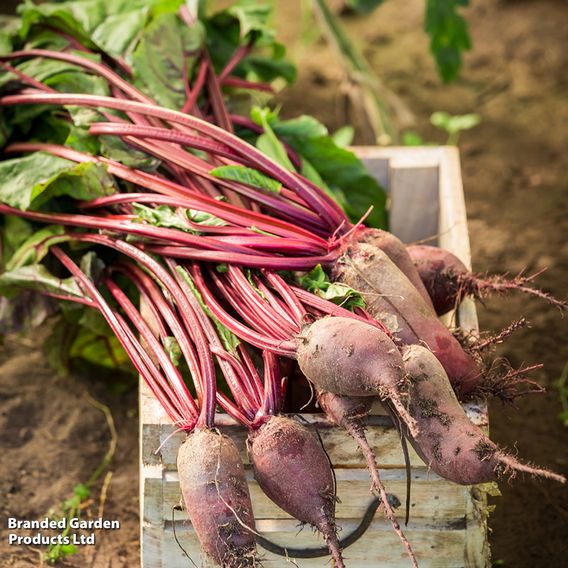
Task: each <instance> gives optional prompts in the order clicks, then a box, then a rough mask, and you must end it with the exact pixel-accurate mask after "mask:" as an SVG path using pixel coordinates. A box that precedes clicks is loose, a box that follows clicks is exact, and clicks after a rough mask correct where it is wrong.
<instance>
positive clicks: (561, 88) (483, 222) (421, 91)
mask: <svg viewBox="0 0 568 568" xmlns="http://www.w3.org/2000/svg"><path fill="white" fill-rule="evenodd" d="M472 4H473V5H472V6H471V7H470V8H469V9H468V10H467V11H466V12H465V13H466V16H467V20H468V22H469V26H470V32H471V35H472V39H473V50H472V51H471V52H470V53H468V54H467V55H466V57H465V64H464V69H463V72H462V75H461V79H459V80H458V81H456V82H455V83H453V84H452V85H449V86H447V85H443V84H441V82H440V80H439V79H438V77H437V75H436V71H435V67H434V63H433V60H432V58H431V57H430V55H429V54H428V41H427V38H426V36H425V35H424V34H423V32H422V26H423V10H424V0H398V1H397V2H387V3H385V4H384V5H383V6H381V7H380V8H379V9H378V10H377V11H376V12H375V13H374V14H373V15H371V16H366V17H363V18H352V17H351V18H347V19H346V20H345V21H346V24H347V29H348V31H349V33H350V35H351V37H353V38H356V39H357V41H358V42H359V44H360V46H361V47H362V49H363V51H364V53H365V55H366V56H367V57H368V59H369V60H370V62H371V64H372V66H373V69H374V70H375V71H376V73H377V74H378V75H379V77H380V78H381V80H382V81H383V82H384V84H385V85H386V86H387V87H388V88H389V89H391V90H393V91H394V92H396V93H397V94H398V96H399V97H400V98H401V99H402V100H403V101H404V103H405V104H406V105H407V106H408V107H409V108H410V109H411V110H412V112H413V113H414V115H415V117H416V122H415V125H414V126H413V127H412V129H413V130H414V131H415V132H417V133H419V134H420V135H421V136H422V137H423V138H424V139H425V140H427V141H431V142H436V143H443V141H444V135H443V134H442V133H441V132H440V131H439V130H436V129H435V128H434V127H432V126H431V125H430V124H429V116H430V114H431V113H432V112H434V111H438V110H444V111H447V112H450V113H451V114H464V113H469V112H476V113H478V114H479V115H480V116H481V118H482V122H481V124H480V125H479V126H478V127H477V128H475V129H473V130H471V131H468V132H465V133H463V135H462V137H461V139H460V151H461V156H462V166H463V179H464V185H465V192H466V200H467V207H468V216H469V228H470V234H471V241H472V252H473V262H474V268H475V270H478V271H488V272H490V273H494V272H510V273H512V274H515V273H517V272H519V271H520V270H522V269H527V270H529V271H536V270H540V269H541V268H544V267H548V270H547V271H546V272H545V273H544V274H543V275H542V276H541V277H540V279H539V281H540V284H541V286H542V287H543V288H545V289H546V290H548V291H550V292H552V293H553V294H554V295H556V296H558V297H561V298H565V297H566V292H567V290H566V281H567V279H568V241H567V240H566V237H565V235H567V234H568V193H567V191H568V174H567V172H566V168H565V167H564V168H563V164H562V158H563V150H564V147H565V146H566V145H567V144H568V131H567V130H566V128H565V125H566V123H567V121H568V105H567V104H566V94H567V92H566V87H567V81H568V76H567V75H566V72H565V70H566V67H567V64H568V61H567V59H568V52H567V51H566V49H565V46H566V45H567V40H568V37H567V36H568V25H567V24H568V5H567V4H566V3H564V2H562V1H560V0H557V1H554V0H539V1H537V0H525V1H523V2H512V1H505V0H477V1H476V2H472ZM277 18H278V25H279V28H280V36H281V38H282V40H283V41H284V42H285V43H286V44H287V45H289V46H295V47H293V49H291V54H292V55H293V56H294V57H295V58H296V59H297V60H298V63H299V67H300V75H299V78H298V81H297V83H296V85H295V86H294V87H293V88H291V89H290V90H288V91H287V92H286V94H284V95H283V96H281V100H282V102H283V103H284V109H285V114H287V115H292V114H298V113H302V112H303V113H308V114H313V115H315V116H316V117H318V118H319V119H321V120H322V121H323V122H325V123H326V124H327V125H328V127H329V128H330V129H332V130H334V129H336V128H338V127H340V126H341V125H342V124H343V123H344V121H345V113H344V108H345V105H344V97H343V94H342V93H343V91H344V85H345V83H344V81H343V76H342V73H341V71H340V69H339V66H338V64H337V61H336V58H335V56H334V55H333V54H332V52H330V51H329V49H328V48H327V47H326V46H325V45H324V43H323V42H322V41H319V40H317V38H316V39H314V38H313V37H312V39H311V40H310V41H309V42H308V43H306V42H305V41H304V42H302V41H301V40H300V33H301V32H302V28H305V29H306V30H307V29H310V26H309V24H308V23H303V22H305V19H304V18H303V16H302V14H301V11H300V8H299V3H298V2H284V1H280V2H277ZM311 29H313V26H312V28H311ZM308 35H313V32H312V33H308ZM521 315H524V316H525V317H527V318H528V319H529V321H530V322H531V327H530V328H529V329H525V330H521V331H519V332H517V333H516V334H515V335H514V336H513V337H511V338H510V339H508V340H507V341H506V343H505V344H504V345H503V346H501V347H500V348H499V350H498V352H497V354H498V355H502V356H506V357H508V358H509V359H510V361H511V362H512V364H513V365H515V366H519V365H521V364H523V363H526V364H533V363H536V362H542V363H544V365H545V367H544V369H543V370H542V371H540V372H538V373H535V374H534V378H536V379H538V380H539V382H540V383H541V384H543V385H544V386H546V387H547V393H546V394H543V395H538V396H531V397H528V398H525V399H522V400H519V401H518V402H517V405H516V406H517V408H516V409H513V408H503V407H502V405H501V404H499V403H492V404H491V408H490V417H491V435H492V438H493V439H494V440H495V441H496V442H498V443H499V444H501V445H503V446H505V447H508V448H510V449H511V450H512V451H515V452H516V451H518V453H519V455H520V456H523V457H526V458H527V459H530V460H532V461H534V462H536V463H538V464H540V465H544V466H548V467H550V468H552V469H554V470H555V471H559V472H563V473H564V474H568V456H567V454H566V451H565V449H566V447H567V441H568V440H567V429H566V428H565V427H564V426H563V425H562V422H561V421H560V420H559V418H558V415H559V413H560V412H561V405H560V400H559V396H558V392H557V390H556V388H555V386H554V382H555V381H556V379H557V378H558V377H559V376H560V374H561V372H562V370H563V368H564V366H565V365H566V364H567V363H568V348H567V346H566V336H567V331H568V319H566V318H565V319H562V318H561V317H560V315H559V313H558V312H557V311H556V310H555V309H552V308H549V307H547V306H546V305H543V304H542V303H540V302H538V301H535V300H532V299H529V298H524V297H518V296H512V297H508V298H498V299H492V300H488V301H487V302H485V305H483V306H481V305H480V306H479V316H480V323H481V327H482V329H484V330H492V331H497V330H500V329H501V328H503V327H505V326H506V325H508V324H509V323H510V322H511V321H513V320H514V319H516V318H518V317H519V316H521ZM39 342H40V338H38V337H34V338H33V339H31V338H28V339H26V338H23V339H22V338H8V339H7V340H6V342H5V343H4V345H3V347H2V348H1V349H0V376H1V377H2V380H1V383H0V446H1V450H2V460H1V462H0V515H1V516H2V517H3V518H6V517H9V516H18V517H20V518H21V517H25V518H39V517H42V516H43V515H44V514H45V513H46V512H47V511H48V510H49V509H50V508H51V507H53V506H55V505H57V504H58V503H60V502H61V501H62V500H64V499H67V498H69V497H70V496H71V494H72V491H73V487H74V486H75V485H76V484H77V483H81V482H84V481H85V480H86V479H87V478H88V477H89V475H90V474H91V473H92V471H93V470H94V469H95V468H96V467H97V465H98V464H99V463H100V461H101V459H102V457H103V454H104V452H105V451H106V447H107V444H108V443H109V440H110V435H109V431H108V428H107V425H106V421H105V418H104V416H103V414H102V413H101V412H100V411H99V410H97V409H96V408H95V407H93V406H92V404H91V403H90V402H89V401H88V399H87V398H86V396H85V395H86V393H90V394H91V396H93V397H94V398H96V399H97V400H99V401H101V402H103V403H104V404H106V405H108V406H109V407H110V409H111V411H112V413H113V416H114V420H115V422H116V426H117V429H118V432H119V438H118V450H117V452H116V454H115V458H114V460H113V462H112V465H111V471H112V473H113V475H112V479H111V482H110V485H109V487H108V493H107V496H106V500H105V503H104V516H105V518H108V519H115V518H116V519H119V520H120V523H121V528H120V530H117V531H100V532H99V533H98V535H97V539H98V546H97V547H84V548H83V551H84V552H82V553H81V554H80V555H77V556H71V557H69V558H68V559H66V560H65V561H64V562H63V563H62V564H61V565H62V566H77V567H79V566H81V567H84V566H94V567H96V568H99V567H100V568H107V567H108V568H111V567H112V568H115V567H131V566H135V565H137V563H138V561H139V539H138V523H139V518H138V469H137V463H138V431H137V428H138V424H137V415H136V406H137V398H136V392H135V390H130V391H128V392H127V393H125V394H121V395H117V394H113V393H112V392H111V391H110V390H109V389H108V388H107V386H106V385H105V384H104V383H101V381H98V380H97V377H92V378H91V379H90V380H89V379H85V378H80V377H73V378H64V379H62V378H58V377H56V376H55V374H54V373H53V372H51V371H50V370H49V368H48V367H47V364H46V361H45V358H44V356H43V355H42V353H41V351H40V350H38V348H37V346H38V344H39ZM500 488H501V491H502V496H501V497H500V498H496V499H494V500H493V504H494V505H495V506H496V508H495V511H494V512H493V513H492V514H491V517H490V526H491V529H492V533H491V546H492V553H493V561H494V563H495V564H496V565H499V566H511V567H515V568H523V567H531V568H534V567H539V566H562V565H564V564H565V559H566V554H567V553H568V532H567V530H566V526H568V524H567V520H568V491H567V490H566V489H565V488H563V487H559V486H557V485H556V484H554V483H552V482H535V481H532V480H529V479H522V478H517V479H515V480H514V481H513V482H512V483H506V482H503V483H502V484H501V485H500ZM100 490H101V483H100V482H99V483H98V484H97V485H95V487H94V488H93V495H94V497H95V500H96V501H97V503H96V504H92V505H90V506H88V507H87V509H86V510H85V511H84V513H83V514H84V515H85V516H86V517H87V518H88V516H89V515H90V516H94V517H97V516H98V511H97V508H98V492H99V491H100ZM2 528H3V529H4V527H2ZM39 559H40V555H39V553H38V551H37V550H35V549H32V548H29V549H25V548H20V547H18V548H13V547H7V546H6V545H5V538H4V536H2V538H1V539H0V564H1V565H2V566H11V567H27V566H36V565H38V564H39V563H40V560H39Z"/></svg>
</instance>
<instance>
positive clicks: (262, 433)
mask: <svg viewBox="0 0 568 568" xmlns="http://www.w3.org/2000/svg"><path fill="white" fill-rule="evenodd" d="M247 449H248V453H249V457H250V461H251V464H252V466H253V471H254V478H255V479H256V481H257V482H258V484H259V485H260V487H261V489H262V490H263V491H264V493H266V495H267V496H268V497H269V498H270V499H271V500H272V501H273V502H274V503H276V505H278V506H279V507H280V508H281V509H283V510H284V511H286V512H287V513H289V514H290V515H292V516H293V517H295V518H296V519H298V520H299V521H300V522H302V523H307V524H309V525H311V526H313V527H315V528H317V529H318V530H319V531H320V532H321V533H322V534H323V536H324V539H325V541H326V544H327V546H328V548H329V550H330V552H331V555H332V556H333V559H334V561H335V564H334V566H336V567H337V568H343V567H344V566H345V565H344V563H343V559H342V556H341V550H340V548H339V541H338V538H337V530H336V526H335V501H336V497H335V483H334V479H333V472H332V470H331V466H330V463H329V458H328V457H327V455H326V453H325V451H324V449H323V447H322V445H321V443H320V442H319V440H318V439H317V438H316V436H315V435H314V434H313V433H312V432H310V431H309V430H308V429H307V428H306V427H305V426H302V425H301V424H299V423H298V422H296V421H294V420H291V419H290V418H286V417H283V416H271V417H270V419H269V420H268V421H267V422H265V423H264V424H263V425H262V426H260V428H258V429H256V430H251V431H250V432H249V437H248V441H247Z"/></svg>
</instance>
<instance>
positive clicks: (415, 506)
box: [140, 147, 489, 568]
mask: <svg viewBox="0 0 568 568" xmlns="http://www.w3.org/2000/svg"><path fill="white" fill-rule="evenodd" d="M354 151H355V152H356V153H357V154H358V155H359V156H360V157H361V158H362V159H363V161H364V162H365V164H366V166H367V167H368V168H369V171H370V173H371V174H372V175H373V176H375V177H376V178H377V179H378V180H379V181H380V183H381V184H382V185H383V186H384V187H385V189H386V190H387V191H388V192H389V204H390V215H391V228H393V229H394V230H393V232H395V233H396V234H398V236H399V237H401V238H402V239H403V240H404V241H406V242H413V241H418V240H423V239H430V240H429V242H430V243H432V244H438V245H439V246H442V247H444V248H447V249H448V250H450V251H452V252H453V253H454V254H456V255H457V256H459V257H460V258H461V259H462V261H464V263H465V264H466V265H468V266H471V256H470V248H469V237H468V232H467V219H466V212H465V202H464V197H463V187H462V182H461V175H460V164H459V155H458V152H457V149H455V148H450V147H432V148H430V147H423V148H422V147H412V148H393V147H390V148H378V147H358V148H354ZM450 321H452V322H458V323H459V325H460V326H461V327H463V328H464V329H466V330H472V331H474V332H475V331H476V330H477V328H478V326H477V316H476V312H475V306H474V304H473V302H471V301H469V300H468V301H465V302H464V303H463V304H462V306H461V307H460V309H459V311H458V313H457V314H455V316H453V317H452V319H451V320H450ZM466 410H467V412H468V415H469V417H470V419H472V420H473V421H474V422H475V423H476V424H479V425H480V426H482V427H487V408H486V406H485V405H475V404H471V405H468V406H467V407H466ZM374 414H375V415H374V416H372V417H371V418H370V425H369V428H368V430H367V434H368V437H369V439H370V442H371V444H372V445H373V446H374V447H375V449H376V453H377V456H378V459H379V461H380V467H381V474H382V477H383V479H384V480H385V484H386V486H387V490H388V491H389V492H391V493H393V494H394V495H396V496H397V497H398V499H399V500H400V501H401V502H402V503H404V501H405V499H406V484H405V482H404V480H405V473H404V460H403V457H402V452H401V450H400V443H399V440H398V436H397V434H396V432H395V431H394V429H393V427H392V424H391V423H390V420H389V419H388V418H387V417H386V416H384V411H383V410H382V408H381V407H380V406H377V407H376V408H375V409H374ZM304 418H305V419H306V420H307V421H308V422H309V423H311V424H312V425H313V426H314V427H317V428H318V430H319V431H320V433H321V435H322V438H323V441H324V444H325V446H326V448H327V450H328V451H329V453H330V457H331V460H332V462H333V464H334V467H335V471H336V476H337V480H338V494H339V497H340V498H341V499H342V503H340V504H338V507H337V512H338V518H339V519H340V525H341V526H343V529H344V531H343V532H344V533H345V532H348V531H349V530H350V529H351V528H353V527H354V526H355V525H356V524H357V523H358V519H359V518H360V517H361V515H362V512H363V511H364V510H365V508H366V506H367V504H368V502H369V492H368V485H369V481H368V479H369V478H368V474H367V471H366V468H365V465H364V463H363V460H362V458H361V456H360V454H359V452H358V450H357V449H356V447H355V445H354V443H353V441H352V440H351V438H350V437H349V436H347V435H346V434H345V433H344V432H343V431H341V430H338V429H335V428H331V427H330V426H329V425H328V424H327V423H326V422H325V421H322V419H321V417H320V416H317V415H304ZM218 424H219V426H220V427H221V429H222V430H224V431H225V432H226V433H228V434H229V435H231V436H232V437H233V438H234V439H235V441H236V442H237V444H238V445H239V446H240V448H241V452H242V455H243V458H245V461H246V453H245V452H244V437H245V432H244V431H243V429H242V428H240V427H239V426H238V425H237V424H235V422H234V421H233V420H231V419H230V418H228V417H227V416H226V415H220V416H219V420H218ZM174 430H175V428H174V427H173V425H172V424H171V422H170V421H169V419H168V418H167V416H166V415H165V413H164V412H163V410H162V408H161V406H160V405H159V403H158V402H157V400H156V399H155V398H154V397H153V396H152V394H151V393H150V392H149V390H148V388H147V387H146V386H145V384H144V383H143V382H141V384H140V444H141V470H140V474H141V496H140V497H141V498H140V502H141V531H142V540H141V542H142V566H143V567H144V568H178V567H180V568H181V567H184V568H185V567H188V566H193V564H192V563H191V561H190V560H189V559H188V558H187V557H185V556H184V555H183V553H182V551H181V549H180V547H179V545H178V544H177V543H176V541H175V539H174V529H175V532H176V535H177V537H178V539H179V541H180V543H181V545H182V546H183V547H184V548H185V550H187V551H188V553H189V554H190V556H191V558H192V560H193V562H195V563H196V564H197V565H198V566H200V567H201V566H202V567H204V568H209V567H210V566H211V564H210V563H208V562H207V561H206V559H203V558H202V556H201V552H200V549H199V544H198V542H197V540H196V537H195V534H194V533H193V531H192V529H191V525H190V523H189V522H188V521H186V520H185V516H184V514H183V512H176V511H172V509H173V507H174V506H175V505H177V504H178V502H179V485H178V482H177V473H176V471H175V461H176V459H175V458H176V455H177V449H178V448H179V445H180V444H181V443H182V441H183V434H180V433H178V434H174V435H172V433H173V432H174ZM411 466H412V474H411V475H412V479H413V486H412V491H411V523H410V525H409V527H407V529H406V533H407V536H408V538H409V540H410V542H411V544H412V546H413V548H414V550H415V552H416V553H417V556H418V558H419V561H420V566H421V567H422V568H429V567H430V568H438V567H439V568H453V567H455V568H458V567H460V568H461V567H464V566H467V567H468V568H482V567H485V566H488V565H489V560H488V559H489V551H488V544H487V523H486V517H487V514H486V511H487V503H486V494H485V493H484V492H483V488H478V487H473V488H470V487H461V486H458V485H455V484H452V483H449V482H447V481H444V480H442V479H440V478H439V477H438V476H437V475H435V474H433V473H431V472H428V470H427V468H426V466H425V465H424V464H423V463H422V461H421V460H420V459H419V458H418V457H417V456H416V454H415V453H414V451H412V449H411ZM246 474H247V476H248V478H249V482H250V487H251V495H252V499H253V503H254V508H255V515H256V517H257V523H258V529H259V531H260V532H261V533H262V534H264V535H266V536H269V537H270V539H271V540H274V541H275V542H278V543H279V544H282V545H286V546H298V547H301V546H304V545H308V546H321V544H322V543H321V540H320V538H319V537H318V536H317V535H314V534H313V533H312V531H311V530H309V529H307V528H305V529H304V530H302V531H301V532H300V533H298V526H297V523H296V521H294V520H293V519H290V518H289V517H288V515H286V513H284V512H283V511H281V510H280V509H278V508H277V507H276V506H275V505H273V504H272V503H270V501H268V499H267V498H266V497H264V496H263V495H262V494H261V492H260V490H259V488H258V486H257V485H256V483H255V482H254V480H253V479H252V475H251V472H250V470H249V469H248V466H247V472H246ZM172 513H173V514H172ZM260 551H261V556H262V558H263V559H264V566H267V567H269V568H276V567H283V566H288V565H290V566H294V564H291V563H290V564H289V563H288V562H287V560H286V559H285V558H283V557H278V556H274V555H272V554H270V553H266V552H264V551H263V550H262V549H260ZM345 556H346V560H347V564H348V566H350V568H363V567H365V568H367V567H369V566H376V567H379V568H380V567H383V568H386V567H388V568H398V567H399V566H400V567H402V566H404V567H406V566H408V565H409V562H408V559H407V557H406V555H405V552H404V550H403V548H402V546H401V545H400V543H399V542H398V538H397V537H396V535H395V534H394V532H393V531H392V530H391V528H390V526H389V525H388V523H386V522H385V521H384V519H382V518H381V516H380V515H377V517H376V518H375V520H374V521H373V523H372V525H371V527H370V528H369V530H368V531H367V533H366V534H365V535H364V537H363V538H361V539H360V540H359V541H358V542H357V543H355V544H354V545H353V546H352V547H349V548H348V549H347V550H346V551H345ZM296 565H297V566H298V567H299V568H316V567H321V568H323V567H325V566H329V562H328V559H327V558H319V559H310V560H307V559H297V560H296Z"/></svg>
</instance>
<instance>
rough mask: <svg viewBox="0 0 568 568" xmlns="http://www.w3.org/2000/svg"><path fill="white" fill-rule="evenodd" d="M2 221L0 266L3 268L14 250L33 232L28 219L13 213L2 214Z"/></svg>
mask: <svg viewBox="0 0 568 568" xmlns="http://www.w3.org/2000/svg"><path fill="white" fill-rule="evenodd" d="M2 221H3V223H2V228H1V232H0V235H1V236H0V243H1V246H0V251H1V254H2V258H1V259H0V266H1V267H2V268H4V267H5V266H6V265H7V263H8V261H9V260H10V259H11V258H12V256H13V254H14V252H15V251H16V250H18V248H19V247H20V246H21V245H22V243H24V242H25V241H26V239H28V238H29V237H30V236H31V235H32V234H33V232H34V229H33V228H32V226H31V224H30V222H29V221H26V220H25V219H22V218H21V217H16V216H14V215H3V216H2Z"/></svg>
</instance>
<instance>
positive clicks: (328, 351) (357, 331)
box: [296, 317, 416, 431]
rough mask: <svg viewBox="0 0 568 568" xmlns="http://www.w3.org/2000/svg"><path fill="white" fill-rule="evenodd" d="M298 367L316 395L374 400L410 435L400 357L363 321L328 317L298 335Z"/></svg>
mask: <svg viewBox="0 0 568 568" xmlns="http://www.w3.org/2000/svg"><path fill="white" fill-rule="evenodd" d="M298 340H299V342H298V347H297V352H296V357H297V359H298V364H299V366H300V369H301V370H302V372H303V373H304V375H306V377H307V378H308V379H309V380H310V381H311V382H312V383H313V384H314V385H315V386H316V388H317V389H318V390H320V391H329V392H332V393H334V394H338V395H345V396H378V397H379V398H380V399H381V400H384V401H387V402H388V404H390V405H391V406H392V407H393V408H394V409H395V411H396V413H397V414H398V415H399V416H400V418H401V419H402V420H403V421H404V422H405V424H406V425H407V427H408V428H410V430H411V431H415V429H416V423H415V421H414V420H413V419H412V418H411V417H410V416H409V415H408V412H407V409H406V406H405V400H406V393H405V377H404V371H403V364H402V358H401V356H400V353H399V351H398V349H397V347H396V345H395V344H394V343H393V342H392V340H391V339H390V338H389V337H388V335H387V334H386V333H385V332H383V331H381V330H380V329H378V328H377V327H374V326H372V325H370V324H367V323H365V322H363V321H359V320H355V319H349V318H344V317H326V318H322V319H319V320H317V321H315V322H314V323H312V324H310V325H309V326H308V327H307V328H306V329H305V330H304V331H303V332H302V334H301V335H300V336H299V337H298Z"/></svg>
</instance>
